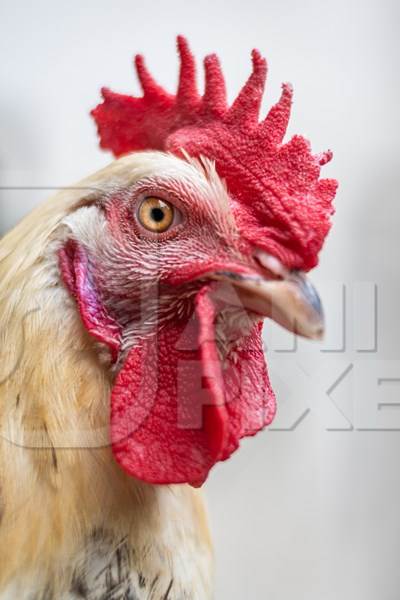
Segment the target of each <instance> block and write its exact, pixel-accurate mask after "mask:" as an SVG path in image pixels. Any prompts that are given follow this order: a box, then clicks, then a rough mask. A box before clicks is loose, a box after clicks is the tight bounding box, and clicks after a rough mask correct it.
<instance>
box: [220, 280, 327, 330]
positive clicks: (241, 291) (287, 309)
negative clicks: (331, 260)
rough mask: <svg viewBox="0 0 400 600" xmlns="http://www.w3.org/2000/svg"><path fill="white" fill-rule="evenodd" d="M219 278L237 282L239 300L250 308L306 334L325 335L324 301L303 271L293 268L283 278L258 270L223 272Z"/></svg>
mask: <svg viewBox="0 0 400 600" xmlns="http://www.w3.org/2000/svg"><path fill="white" fill-rule="evenodd" d="M215 278H216V279H218V280H220V281H225V282H227V283H229V284H231V285H233V286H234V288H235V291H236V295H237V299H238V301H239V302H238V303H239V304H241V305H242V306H243V307H244V308H245V309H246V310H248V311H251V312H253V313H256V314H258V315H260V316H262V317H269V318H271V319H273V320H274V321H276V322H277V323H279V324H280V325H282V326H283V327H285V328H286V329H288V330H289V331H292V332H294V333H296V334H299V335H302V336H304V337H306V338H311V339H321V338H322V336H323V333H324V316H323V310H322V305H321V301H320V299H319V296H318V293H317V292H316V290H315V288H314V287H313V285H312V284H311V283H310V282H309V281H308V280H307V278H306V277H305V275H304V274H303V273H301V272H299V271H291V272H288V273H287V274H286V275H285V278H283V279H264V278H263V277H262V276H260V275H257V274H254V275H244V274H238V273H233V272H219V273H216V274H215Z"/></svg>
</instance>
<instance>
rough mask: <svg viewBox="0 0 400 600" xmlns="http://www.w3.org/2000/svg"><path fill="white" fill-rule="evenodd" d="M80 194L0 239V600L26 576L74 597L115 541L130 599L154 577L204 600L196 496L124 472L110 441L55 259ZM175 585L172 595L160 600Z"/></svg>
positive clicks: (88, 354) (103, 382)
mask: <svg viewBox="0 0 400 600" xmlns="http://www.w3.org/2000/svg"><path fill="white" fill-rule="evenodd" d="M71 193H72V192H71ZM76 200H77V198H76V194H75V196H73V198H72V199H71V197H65V196H64V195H63V194H61V195H60V196H59V198H58V200H57V202H56V199H54V200H53V201H52V202H51V203H50V202H48V203H47V204H45V205H43V206H42V207H41V208H40V209H38V210H37V211H36V212H34V213H32V214H31V215H30V216H29V217H28V218H27V219H25V220H24V221H23V222H22V223H21V224H20V225H19V226H18V227H17V228H16V229H15V230H14V231H13V232H11V233H10V234H8V235H7V236H6V237H5V238H4V239H3V240H2V241H1V242H0V339H1V347H0V358H1V360H0V431H1V439H0V473H1V476H0V509H1V514H0V517H1V520H0V564H1V565H2V568H1V574H0V599H1V600H3V598H6V597H7V596H6V595H4V596H3V595H2V593H3V591H4V594H5V593H6V592H5V590H6V586H10V585H11V586H14V585H15V582H18V586H20V585H22V586H23V585H26V593H28V590H31V589H32V581H35V582H36V583H35V585H37V594H38V597H43V594H44V592H45V590H46V589H51V590H53V589H54V590H58V591H56V592H54V594H55V597H60V598H64V597H65V598H66V599H67V598H74V597H79V596H76V594H75V596H74V595H72V591H71V590H73V585H75V586H76V585H77V573H79V572H80V571H79V569H81V570H82V568H83V573H85V574H86V576H87V577H86V579H87V581H86V583H90V578H91V577H93V573H94V572H95V571H96V568H97V567H96V561H94V563H93V564H89V563H87V558H86V557H87V556H92V555H93V553H94V549H96V548H97V551H98V552H100V553H101V552H103V551H102V550H100V549H101V548H103V549H104V547H106V546H107V547H108V553H109V556H110V559H109V561H108V562H107V561H106V560H105V561H103V567H102V568H104V569H105V571H104V572H106V571H107V569H108V570H109V571H110V569H111V571H110V572H114V569H115V568H117V567H116V566H115V565H116V564H117V563H115V562H113V561H117V562H118V560H120V558H121V557H120V558H119V559H118V556H120V551H119V550H118V552H117V550H116V549H117V548H120V545H121V543H122V540H123V546H124V548H126V553H125V556H129V557H130V558H129V561H128V563H126V564H128V565H129V581H131V582H132V583H131V584H130V585H131V589H129V588H127V590H128V591H131V592H132V593H133V591H135V593H136V592H137V593H136V597H137V598H139V599H140V598H142V597H144V598H147V597H148V590H146V588H145V587H143V590H142V591H140V590H141V588H140V586H139V588H137V589H136V587H133V586H137V585H139V583H140V582H139V578H140V581H141V582H142V583H143V580H142V579H141V578H142V577H143V578H145V579H146V581H147V582H148V585H151V583H152V582H153V581H156V583H155V584H154V586H155V587H154V589H157V590H159V594H158V595H153V596H152V597H154V598H155V599H157V598H160V599H161V598H164V597H170V598H171V600H172V598H175V597H176V598H178V597H183V596H184V594H185V596H184V597H187V598H193V599H194V598H196V599H197V598H199V599H200V598H201V600H204V599H205V598H208V597H209V586H210V584H211V582H210V574H209V571H210V560H211V551H210V543H209V536H208V529H207V523H206V518H205V515H204V508H203V504H202V501H201V497H200V495H199V493H198V492H196V491H194V490H192V489H191V488H188V487H186V486H175V487H173V488H168V487H162V488H160V487H153V486H150V485H146V484H142V483H140V482H138V481H136V480H134V479H132V478H130V477H128V476H127V475H125V474H124V473H123V472H122V470H121V469H120V468H119V467H118V466H117V464H116V463H115V461H114V459H113V457H112V452H111V450H110V448H109V446H108V419H109V395H110V388H111V384H112V381H111V375H110V369H109V365H108V364H105V363H104V361H103V360H102V354H101V353H99V352H98V348H96V345H95V344H94V342H93V340H92V339H91V338H90V337H89V336H88V334H87V333H86V332H85V330H84V328H83V326H82V324H81V321H80V317H79V315H78V311H77V310H76V306H75V304H74V301H73V300H72V299H71V298H70V297H69V295H68V292H67V291H66V290H65V289H64V287H63V285H62V284H61V283H60V278H59V273H58V268H57V263H56V258H55V257H56V252H57V248H58V246H59V239H58V238H57V236H56V235H55V233H56V232H57V228H58V226H59V224H60V222H61V220H62V218H63V216H64V215H65V214H66V211H67V210H68V209H69V207H70V205H71V203H72V204H73V202H76ZM43 223H46V227H47V229H46V230H45V229H44V227H43ZM99 531H102V532H104V535H103V539H102V541H99V538H98V537H97V538H96V532H99ZM96 540H97V541H96ZM96 544H97V546H96ZM124 560H125V559H124ZM97 562H98V561H97ZM193 562H195V563H196V565H195V566H191V567H190V568H189V567H186V566H185V567H184V566H183V565H190V564H192V563H193ZM82 565H83V566H82ZM139 576H140V577H139ZM135 577H136V579H135ZM78 579H79V578H78ZM172 580H173V581H174V590H177V591H176V592H172V591H171V593H170V592H168V594H170V595H167V596H166V595H165V594H166V593H167V590H168V586H169V585H170V584H171V581H172ZM24 582H25V583H24ZM81 584H82V585H83V583H82V577H81ZM10 589H11V588H10ZM18 589H19V588H18ZM82 589H83V588H82ZM145 591H147V596H146V595H145ZM24 593H25V592H24V591H23V589H22V588H21V589H20V590H19V591H18V594H17V596H15V595H14V596H11V597H18V598H21V600H22V599H23V598H24ZM52 593H53V592H52ZM157 593H158V592H157ZM62 594H66V595H65V596H63V595H62ZM68 594H71V595H68ZM178 594H181V595H178ZM29 597H31V596H29ZM82 597H85V596H82ZM101 597H104V595H103V596H95V595H92V594H90V595H87V598H91V599H92V598H93V600H96V598H101ZM107 597H108V596H107ZM127 597H129V596H127ZM133 597H135V596H133Z"/></svg>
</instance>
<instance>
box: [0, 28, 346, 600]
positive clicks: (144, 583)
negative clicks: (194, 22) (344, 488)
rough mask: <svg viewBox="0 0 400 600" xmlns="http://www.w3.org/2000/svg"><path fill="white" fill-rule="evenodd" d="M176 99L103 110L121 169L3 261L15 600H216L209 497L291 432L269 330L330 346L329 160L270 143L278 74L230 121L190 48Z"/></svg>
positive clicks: (7, 559)
mask: <svg viewBox="0 0 400 600" xmlns="http://www.w3.org/2000/svg"><path fill="white" fill-rule="evenodd" d="M178 50H179V54H180V61H181V66H180V78H179V85H178V91H177V94H176V95H171V94H168V93H167V92H166V91H165V90H164V89H162V88H161V87H160V86H159V85H158V84H157V83H156V81H155V80H154V79H153V78H152V76H151V75H150V73H149V72H148V70H147V68H146V66H145V64H144V61H143V58H142V57H141V56H138V57H136V69H137V73H138V77H139V80H140V82H141V85H142V87H143V96H142V97H140V98H135V97H130V96H123V95H120V94H116V93H113V92H111V91H109V90H107V89H104V90H103V101H102V103H101V104H100V105H99V106H98V107H97V108H95V109H94V110H93V111H92V114H93V116H94V118H95V120H96V123H97V126H98V131H99V135H100V140H101V146H102V147H103V148H105V149H109V150H112V152H113V153H114V155H115V156H116V157H117V160H115V161H114V162H113V163H112V164H110V165H109V166H107V167H106V168H104V169H103V170H101V171H100V172H98V173H96V174H95V175H93V176H91V177H89V178H87V179H85V180H83V181H81V182H80V183H79V184H78V185H76V186H74V187H73V188H70V189H67V190H64V191H61V192H59V193H58V194H57V195H56V196H55V197H54V198H51V199H50V200H48V201H47V202H45V203H44V204H42V205H41V206H39V207H38V208H36V209H35V210H34V211H33V212H32V213H31V214H30V215H28V216H27V217H26V218H25V219H24V220H23V221H22V222H21V223H20V224H19V225H18V226H17V227H16V228H15V229H14V230H13V231H11V232H10V233H8V234H7V235H6V236H5V237H4V238H3V239H2V241H1V243H0V337H1V361H0V382H1V387H0V399H1V403H0V407H1V412H0V426H1V442H0V444H1V446H0V519H1V520H0V564H1V572H0V599H1V600H5V599H16V600H28V599H34V600H49V599H62V600H67V599H68V600H69V599H88V600H100V599H103V600H106V599H108V600H123V599H125V600H128V599H130V600H144V599H153V600H162V599H163V600H165V599H167V598H168V599H169V600H184V599H185V600H206V599H207V598H211V597H212V580H213V576H212V573H213V567H212V548H211V542H210V535H209V531H208V526H207V517H206V512H205V508H204V505H203V500H202V496H201V490H200V489H199V488H200V487H201V485H202V484H203V483H204V481H205V480H206V479H207V476H208V474H209V472H210V470H211V469H212V467H213V466H214V465H215V464H216V463H217V462H218V461H223V460H226V459H228V458H229V457H230V456H231V455H232V453H233V452H234V451H235V450H236V449H237V448H238V446H239V442H240V439H241V438H243V437H244V436H252V435H254V434H255V433H257V432H258V431H260V430H261V429H263V428H264V427H265V426H267V425H268V424H269V423H270V422H271V420H272V419H273V416H274V414H275V398H274V394H273V391H272V389H271V386H270V383H269V379H268V375H267V370H266V365H265V361H264V354H263V348H262V341H261V327H262V322H263V319H264V317H270V318H273V319H274V320H275V321H277V322H278V323H280V324H281V325H283V326H285V327H286V328H288V329H289V330H291V331H293V332H295V333H299V334H301V335H303V336H306V337H309V338H319V337H320V336H321V334H322V329H323V318H322V310H321V305H320V302H319V299H318V296H317V294H316V292H315V290H314V288H313V287H312V286H311V284H310V283H309V282H308V281H307V279H306V277H305V274H304V273H305V272H306V271H308V270H309V269H311V268H312V267H314V266H315V265H316V264H317V256H318V252H319V250H320V248H321V246H322V243H323V241H324V238H325V236H326V234H327V232H328V230H329V227H330V215H331V214H332V200H333V197H334V195H335V190H336V185H337V184H336V182H335V181H334V180H331V179H319V174H320V167H321V165H323V164H324V163H326V162H328V160H330V158H331V153H330V152H325V153H322V154H319V155H313V154H312V153H311V150H310V146H309V143H308V142H307V141H306V140H305V139H304V138H302V137H300V136H295V137H294V138H292V139H291V140H290V141H289V142H287V143H284V142H283V138H284V134H285V131H286V128H287V122H288V118H289V114H290V107H291V102H292V89H291V87H290V86H289V85H287V84H285V85H284V86H283V91H282V95H281V98H280V100H279V101H278V102H277V104H276V105H274V106H273V107H272V108H271V110H270V111H269V113H268V115H267V117H266V118H265V119H264V120H263V121H262V122H259V118H258V114H259V108H260V103H261V98H262V93H263V89H264V84H265V78H266V70H267V68H266V62H265V60H264V59H263V58H262V57H261V55H260V54H259V53H258V52H257V51H253V54H252V63H253V68H252V73H251V75H250V77H249V79H248V81H247V82H246V84H245V85H244V87H243V89H242V90H241V92H240V93H239V95H238V97H237V98H236V100H235V101H234V103H233V104H232V106H230V107H229V106H228V105H227V102H226V97H225V83H224V78H223V75H222V71H221V67H220V64H219V61H218V59H217V57H216V56H215V55H211V56H208V57H207V58H206V59H205V63H204V65H205V92H204V95H203V96H200V95H199V94H198V92H197V88H196V84H195V63H194V58H193V55H192V54H191V52H190V49H189V47H188V44H187V42H186V40H185V39H184V38H182V37H179V38H178Z"/></svg>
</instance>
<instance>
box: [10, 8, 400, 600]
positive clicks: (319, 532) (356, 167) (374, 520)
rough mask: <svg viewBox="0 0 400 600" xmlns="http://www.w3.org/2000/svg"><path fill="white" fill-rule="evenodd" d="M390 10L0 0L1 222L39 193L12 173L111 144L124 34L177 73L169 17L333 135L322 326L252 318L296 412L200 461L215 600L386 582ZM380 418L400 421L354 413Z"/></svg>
mask: <svg viewBox="0 0 400 600" xmlns="http://www.w3.org/2000/svg"><path fill="white" fill-rule="evenodd" d="M399 17H400V4H399V3H398V2H397V0H364V1H362V0H360V1H356V0H334V1H332V2H321V0H303V1H301V2H300V1H299V0H263V1H261V0H253V1H248V2H244V1H243V0H241V1H238V0H230V1H229V2H228V1H227V0H212V1H211V0H203V1H201V0H198V1H197V2H190V1H186V2H183V1H182V2H180V1H177V0H169V1H168V2H167V1H165V2H160V1H157V0H152V1H151V2H150V1H149V2H137V1H133V0H131V1H127V0H117V1H115V2H109V1H108V2H106V1H104V0H90V1H88V0H87V1H86V2H78V1H77V0H72V1H70V2H66V1H62V2H60V1H58V2H53V1H50V0H48V1H45V0H36V1H35V2H28V1H25V2H22V1H21V0H2V3H1V8H0V48H1V56H2V60H1V63H0V81H1V95H0V185H1V190H0V229H1V231H2V232H4V231H6V230H7V229H8V228H10V227H11V226H12V225H13V224H14V223H15V222H16V221H17V220H18V219H19V218H20V217H21V216H22V215H23V214H25V213H26V212H27V211H28V210H29V209H30V208H31V207H32V206H33V205H34V204H36V203H37V202H39V201H40V200H42V199H44V198H45V197H46V196H47V195H49V194H50V193H51V191H47V190H43V189H39V190H38V189H31V190H26V189H24V190H21V189H20V190H17V189H8V188H16V187H24V186H25V187H30V188H32V187H35V186H36V187H41V188H43V187H49V188H52V187H56V186H64V185H69V184H71V183H73V182H74V181H76V180H78V179H80V178H81V177H83V176H85V175H87V174H89V173H90V172H92V171H94V170H96V169H97V168H99V167H101V166H102V165H104V164H106V163H107V162H108V161H109V160H110V157H109V155H106V154H104V153H102V152H100V151H99V150H98V148H97V141H96V135H95V129H94V126H93V123H92V122H91V120H90V118H89V117H88V111H89V110H90V109H91V108H92V107H93V106H94V105H95V104H96V103H97V102H98V100H99V94H98V90H99V88H100V86H101V85H103V84H106V85H109V86H110V87H111V88H112V89H114V90H116V91H122V92H136V93H137V92H138V87H137V83H136V81H135V80H134V76H133V71H132V67H131V58H132V56H133V54H134V53H135V52H137V51H140V52H143V53H144V54H145V55H146V57H147V59H148V64H149V65H150V67H151V68H152V70H153V72H154V73H155V74H156V76H157V78H158V79H159V80H160V81H161V83H162V84H164V85H165V86H167V87H168V88H169V89H171V90H172V89H174V86H175V82H176V74H177V62H176V55H175V49H174V36H175V35H176V33H184V34H185V35H187V36H188V38H189V40H190V41H191V44H192V47H193V50H194V51H195V53H196V55H197V56H198V57H202V56H203V55H204V54H205V53H208V52H211V51H217V52H218V53H219V55H220V57H221V59H222V62H223V66H224V71H225V73H226V77H227V82H228V89H229V94H230V98H231V99H232V98H233V97H234V95H235V94H236V93H237V91H238V89H239V87H240V85H241V84H242V83H243V82H244V79H245V78H246V76H247V74H248V72H249V64H250V61H249V53H250V50H251V48H252V47H254V46H256V47H258V48H259V49H260V50H261V51H262V53H263V54H265V55H266V56H267V58H268V61H269V65H270V76H269V84H268V92H267V95H266V96H267V97H266V99H265V104H264V110H265V108H266V107H267V106H269V105H270V104H271V103H272V102H274V101H275V100H276V99H277V97H278V95H279V91H280V83H281V81H286V80H289V81H291V82H292V83H293V84H294V87H295V106H294V111H293V115H292V121H291V125H290V131H289V133H290V134H293V133H302V134H305V135H306V136H307V137H309V138H310V139H311V140H312V143H313V148H314V150H315V151H316V152H317V151H318V152H319V151H321V150H324V149H326V148H327V147H330V148H332V149H333V150H334V152H335V158H334V161H333V162H332V163H331V164H330V165H328V166H327V167H325V168H324V175H325V176H330V177H336V178H337V179H339V181H340V191H339V194H338V196H337V201H336V206H337V214H336V216H335V224H334V228H333V230H332V233H331V235H330V237H329V239H328V241H327V243H326V246H325V249H324V251H323V253H322V256H321V264H320V267H319V268H318V269H317V270H316V271H315V272H314V276H313V278H314V281H315V282H316V283H317V285H318V287H319V288H320V289H321V294H322V297H323V300H324V304H325V308H326V313H327V339H326V341H325V342H324V343H322V344H312V343H307V342H303V343H301V344H299V348H298V351H297V352H296V353H282V352H278V351H277V350H279V349H282V348H288V347H289V344H290V343H291V341H292V340H291V339H290V337H289V336H287V335H283V334H282V333H281V332H280V331H279V330H278V328H277V327H275V326H273V325H269V324H268V326H267V328H266V341H267V343H268V347H269V351H268V353H267V358H268V362H269V364H270V370H271V377H272V380H273V382H274V385H275V389H276V391H277V394H278V402H279V414H278V420H277V422H276V425H275V428H281V429H282V428H288V427H290V426H291V425H292V424H293V423H294V422H295V421H296V419H298V417H299V416H300V415H301V414H302V412H303V411H304V410H306V409H307V408H309V412H308V413H307V415H306V416H305V418H304V419H303V420H301V422H300V423H299V425H298V427H297V428H295V429H294V431H277V430H276V429H275V431H269V432H264V433H262V434H259V435H258V436H257V438H255V439H252V440H248V441H246V442H245V443H243V446H242V449H241V450H240V452H238V453H237V454H236V455H235V456H234V457H233V458H232V459H231V460H230V461H229V462H228V463H226V464H221V465H219V466H218V467H217V468H216V469H215V470H214V471H213V473H212V475H211V477H210V480H209V483H208V484H207V491H208V497H209V506H210V513H211V521H212V527H213V533H214V540H215V548H216V557H217V594H216V598H217V600H243V599H245V598H252V599H255V600H264V599H271V600H292V599H294V598H296V599H299V600H302V599H304V600H320V599H321V598H323V599H324V600H338V599H340V600H378V599H379V600H398V599H399V597H400V570H399V553H400V468H399V461H400V432H398V431H396V428H398V427H399V426H400V408H399V407H396V406H392V407H390V406H386V405H385V407H383V408H382V409H381V410H378V409H377V404H378V402H386V403H390V402H392V403H394V402H396V400H397V399H398V398H399V391H400V385H399V381H398V378H400V356H399V344H398V337H399V333H400V326H399V318H398V311H399V293H400V289H399V288H400V286H399V276H398V273H399V270H398V260H399V241H398V237H399V236H398V231H399V228H400V198H399V189H400V164H399V142H398V133H399V130H400V129H399V91H400V75H399V74H400V68H399V45H400V42H399V38H398V26H399ZM360 282H367V283H364V284H362V285H361V284H360ZM375 284H376V286H377V290H378V305H377V318H378V321H377V330H378V336H377V338H378V349H377V352H359V351H358V350H360V349H364V350H365V349H371V348H372V345H371V344H373V341H374V340H373V338H374V331H373V329H374V327H373V321H374V318H373V317H374V310H373V303H374V302H373V301H374V297H373V290H374V286H375ZM342 285H345V288H346V310H345V311H344V313H345V330H346V339H345V344H344V349H343V348H342V350H341V351H340V348H341V347H342V345H343V339H342V335H341V332H342V321H343V314H342V313H343V311H342V305H341V294H342ZM323 349H325V350H327V349H331V350H332V349H334V350H336V351H335V352H322V350H323ZM350 365H353V368H352V370H351V371H349V373H348V374H347V375H346V377H345V378H344V379H343V381H342V382H340V383H338V385H337V386H336V388H335V389H334V390H331V391H332V393H331V396H330V398H329V397H328V396H327V395H326V392H327V391H328V390H329V389H330V388H332V386H333V385H334V382H335V381H336V380H337V377H338V376H339V375H340V374H341V373H342V372H343V371H345V370H346V369H349V368H350ZM378 378H387V379H389V381H385V382H384V384H382V382H381V385H378ZM333 400H334V401H335V403H336V405H337V406H338V407H339V408H340V410H338V409H337V408H335V405H334V404H333ZM340 411H342V412H343V414H345V415H346V416H347V419H349V420H350V421H351V422H352V423H354V424H355V429H353V430H352V431H340V432H339V431H328V429H340V428H343V427H346V426H348V420H347V419H346V418H344V417H343V415H342V412H340ZM377 427H380V428H381V429H382V428H384V429H385V428H386V429H391V430H394V431H387V430H386V431H375V430H373V431H366V430H365V429H367V430H368V429H369V430H371V429H376V428H377ZM360 428H363V430H362V431H361V430H360Z"/></svg>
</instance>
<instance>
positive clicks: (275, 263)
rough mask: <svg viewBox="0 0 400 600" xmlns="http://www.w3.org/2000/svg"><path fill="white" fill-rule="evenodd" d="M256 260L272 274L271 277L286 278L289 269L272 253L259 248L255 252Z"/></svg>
mask: <svg viewBox="0 0 400 600" xmlns="http://www.w3.org/2000/svg"><path fill="white" fill-rule="evenodd" d="M253 256H254V260H255V261H256V262H257V263H258V264H259V265H260V266H261V267H262V268H263V270H264V271H267V272H268V274H270V276H271V279H286V278H287V276H288V273H289V272H288V270H287V269H286V267H285V266H284V265H283V264H282V263H281V261H280V260H278V259H277V258H276V257H275V256H272V254H268V252H265V251H264V250H259V249H257V250H256V251H255V252H254V255H253Z"/></svg>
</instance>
